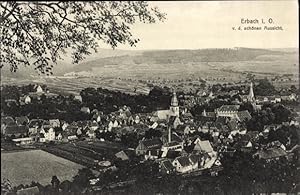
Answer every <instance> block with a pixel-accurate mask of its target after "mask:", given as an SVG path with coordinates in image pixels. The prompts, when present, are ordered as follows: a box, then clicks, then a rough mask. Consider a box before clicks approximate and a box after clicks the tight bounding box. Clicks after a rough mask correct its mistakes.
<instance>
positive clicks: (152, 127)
mask: <svg viewBox="0 0 300 195" xmlns="http://www.w3.org/2000/svg"><path fill="white" fill-rule="evenodd" d="M156 127H158V123H157V122H153V123H152V125H150V126H149V129H155V128H156Z"/></svg>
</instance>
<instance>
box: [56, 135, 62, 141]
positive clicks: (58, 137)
mask: <svg viewBox="0 0 300 195" xmlns="http://www.w3.org/2000/svg"><path fill="white" fill-rule="evenodd" d="M62 138H63V136H62V133H58V135H57V136H56V140H59V141H60V140H62Z"/></svg>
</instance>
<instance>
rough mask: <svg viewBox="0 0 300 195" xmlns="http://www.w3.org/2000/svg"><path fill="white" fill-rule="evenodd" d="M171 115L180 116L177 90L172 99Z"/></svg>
mask: <svg viewBox="0 0 300 195" xmlns="http://www.w3.org/2000/svg"><path fill="white" fill-rule="evenodd" d="M170 115H172V116H178V117H179V106H178V100H177V96H176V92H175V91H174V92H173V97H172V99H171V106H170Z"/></svg>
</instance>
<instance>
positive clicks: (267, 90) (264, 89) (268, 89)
mask: <svg viewBox="0 0 300 195" xmlns="http://www.w3.org/2000/svg"><path fill="white" fill-rule="evenodd" d="M276 93H277V91H276V89H275V87H274V86H273V85H272V83H270V81H269V80H268V79H266V78H265V79H261V80H259V83H258V85H257V86H255V87H254V94H256V95H262V96H269V95H275V94H276Z"/></svg>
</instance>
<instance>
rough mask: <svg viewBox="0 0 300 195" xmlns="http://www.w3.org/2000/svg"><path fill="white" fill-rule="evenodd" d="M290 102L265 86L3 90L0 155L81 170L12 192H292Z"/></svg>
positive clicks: (295, 98)
mask: <svg viewBox="0 0 300 195" xmlns="http://www.w3.org/2000/svg"><path fill="white" fill-rule="evenodd" d="M298 102H299V91H298V89H297V88H296V87H295V86H291V87H290V88H289V89H280V90H278V89H275V87H274V86H273V85H272V84H271V83H270V82H269V81H268V80H267V79H261V80H246V81H244V82H239V83H238V84H235V83H231V84H214V85H209V84H207V83H206V84H203V85H201V87H199V88H197V90H196V92H195V93H188V94H187V93H184V92H182V91H179V90H178V89H176V88H174V87H173V88H169V87H167V86H164V87H161V86H154V87H153V88H152V89H151V91H150V92H149V94H148V95H138V94H137V95H129V94H125V93H121V92H117V91H110V90H107V89H103V88H98V89H95V88H86V89H84V90H82V91H81V92H80V95H73V94H70V95H61V94H58V93H53V92H51V89H48V87H47V86H46V85H39V84H30V85H24V86H8V85H3V86H1V153H5V152H14V151H16V153H17V151H42V152H46V153H49V154H52V155H55V156H58V157H61V158H63V159H67V160H69V161H72V162H75V163H77V164H79V165H82V166H83V167H85V168H83V169H81V170H79V172H78V175H76V176H74V178H73V181H70V179H69V180H66V181H62V179H60V178H59V176H56V173H53V175H52V176H53V177H52V180H51V183H50V180H49V182H48V183H49V184H48V185H45V186H43V185H41V184H39V182H40V181H33V182H32V184H31V185H27V186H24V185H23V184H21V185H19V186H14V188H13V187H11V189H13V190H12V191H14V192H16V193H17V194H18V193H22V192H23V191H27V193H33V191H39V192H43V193H46V194H47V193H49V192H52V193H54V194H58V193H62V194H64V193H67V192H72V191H75V192H78V191H81V192H95V193H97V192H103V191H116V192H117V191H121V192H125V193H133V192H134V193H136V192H137V191H139V192H140V193H146V192H147V193H150V194H153V193H170V194H173V193H178V192H187V191H188V192H189V193H192V194H194V193H200V192H203V193H209V192H218V193H221V192H222V191H223V192H224V191H226V190H228V189H229V188H230V187H231V189H234V190H236V191H233V193H238V194H240V193H243V192H247V193H249V194H251V193H260V192H265V191H270V192H271V191H276V192H281V191H282V192H291V193H292V192H297V191H298V190H299V182H297V179H299V161H298V157H299V144H300V143H299V141H300V139H299V135H300V134H299V133H300V129H299V119H300V117H299V107H298V106H299V105H298ZM270 170H272V171H270ZM275 170H276V171H275ZM295 170H297V171H295ZM2 179H3V178H2ZM10 180H13V178H5V179H4V181H3V180H2V181H1V182H2V186H4V185H8V183H9V181H10ZM167 182H168V183H167ZM212 184H213V185H212ZM277 184H281V185H277ZM11 185H12V184H9V186H11ZM134 186H136V187H134ZM166 186H168V187H166ZM238 186H242V188H238ZM226 187H227V188H228V189H226ZM184 190H187V191H184ZM197 190H198V191H197ZM239 190H240V191H239ZM23 193H25V192H23Z"/></svg>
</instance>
